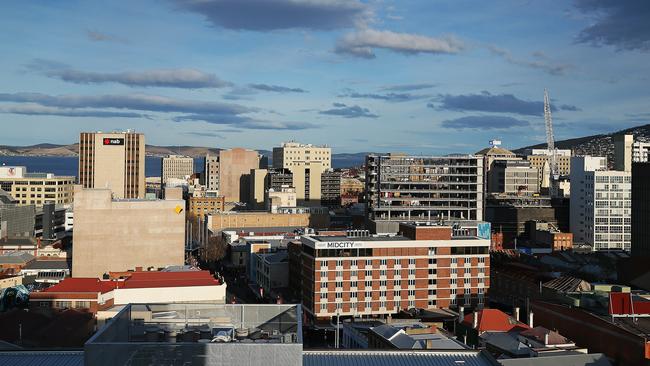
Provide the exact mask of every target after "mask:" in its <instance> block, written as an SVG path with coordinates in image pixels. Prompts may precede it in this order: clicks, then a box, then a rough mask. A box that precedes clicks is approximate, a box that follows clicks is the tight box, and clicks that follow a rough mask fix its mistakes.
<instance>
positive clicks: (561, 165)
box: [526, 155, 571, 179]
mask: <svg viewBox="0 0 650 366" xmlns="http://www.w3.org/2000/svg"><path fill="white" fill-rule="evenodd" d="M548 159H549V156H548V155H528V156H527V157H526V160H528V161H529V162H530V166H532V167H534V168H537V169H538V170H539V171H540V172H543V171H544V164H545V163H546V162H548ZM549 164H550V163H549ZM557 170H558V173H559V174H560V175H569V174H571V155H558V156H557ZM542 178H543V177H542V176H540V179H542Z"/></svg>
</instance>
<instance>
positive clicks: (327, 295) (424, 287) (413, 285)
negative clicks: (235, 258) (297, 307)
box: [301, 222, 490, 319]
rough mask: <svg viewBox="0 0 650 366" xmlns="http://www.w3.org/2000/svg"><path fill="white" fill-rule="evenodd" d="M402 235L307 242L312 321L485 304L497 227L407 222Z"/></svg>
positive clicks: (306, 295) (306, 289)
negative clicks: (493, 229) (492, 233)
mask: <svg viewBox="0 0 650 366" xmlns="http://www.w3.org/2000/svg"><path fill="white" fill-rule="evenodd" d="M400 231H401V232H402V233H403V236H367V237H358V236H352V237H351V236H318V235H305V236H303V237H302V238H301V240H302V256H301V260H302V305H303V308H304V310H305V312H306V313H307V314H308V315H309V316H311V318H312V319H318V318H330V317H333V316H336V315H337V314H339V315H348V316H350V315H352V316H354V315H388V314H394V313H398V312H399V311H400V310H402V309H410V308H424V309H431V308H449V307H450V306H456V305H470V304H472V305H474V306H477V305H479V304H483V303H484V302H485V294H486V292H487V289H488V288H489V286H490V280H489V275H490V270H489V266H490V264H489V261H490V256H489V248H490V238H489V232H490V224H489V223H484V222H472V223H470V222H465V223H461V224H460V225H459V224H457V223H454V224H449V225H447V224H442V225H435V224H434V225H431V224H429V223H424V224H422V223H408V224H405V223H402V224H401V225H400Z"/></svg>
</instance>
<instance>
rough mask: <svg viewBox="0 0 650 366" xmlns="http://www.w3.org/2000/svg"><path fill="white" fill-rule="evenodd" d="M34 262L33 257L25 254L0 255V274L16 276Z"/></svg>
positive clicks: (15, 252) (10, 253) (8, 253)
mask: <svg viewBox="0 0 650 366" xmlns="http://www.w3.org/2000/svg"><path fill="white" fill-rule="evenodd" d="M33 261H34V256H33V255H31V254H29V253H27V252H20V251H14V252H7V253H4V254H2V255H0V273H2V272H4V273H5V274H17V273H19V272H20V271H21V270H22V269H23V268H25V266H27V265H28V264H29V263H31V262H33Z"/></svg>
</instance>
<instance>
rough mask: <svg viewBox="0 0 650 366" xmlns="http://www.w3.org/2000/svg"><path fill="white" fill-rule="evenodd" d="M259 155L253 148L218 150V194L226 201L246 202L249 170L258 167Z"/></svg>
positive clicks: (248, 195)
mask: <svg viewBox="0 0 650 366" xmlns="http://www.w3.org/2000/svg"><path fill="white" fill-rule="evenodd" d="M260 161H261V156H260V154H258V153H257V151H255V150H248V149H242V148H234V149H231V150H221V151H220V152H219V169H218V170H219V183H218V184H219V188H218V191H219V195H220V196H224V197H225V199H226V202H248V201H249V199H250V172H251V169H258V168H260Z"/></svg>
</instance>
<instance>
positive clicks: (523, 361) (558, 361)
mask: <svg viewBox="0 0 650 366" xmlns="http://www.w3.org/2000/svg"><path fill="white" fill-rule="evenodd" d="M500 362H501V364H502V365H503V366H558V365H562V366H611V365H612V363H611V362H609V360H608V359H607V357H605V355H603V354H602V353H592V354H586V355H585V354H582V355H565V356H544V357H532V358H512V359H508V360H500Z"/></svg>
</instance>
